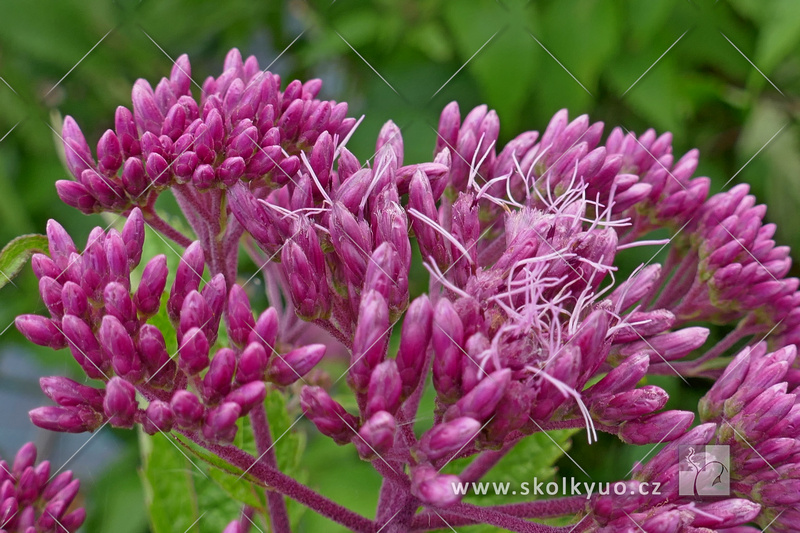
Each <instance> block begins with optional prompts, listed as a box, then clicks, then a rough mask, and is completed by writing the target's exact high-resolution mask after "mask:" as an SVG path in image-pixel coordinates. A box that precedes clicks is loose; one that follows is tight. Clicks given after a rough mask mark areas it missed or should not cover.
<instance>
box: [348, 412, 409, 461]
mask: <svg viewBox="0 0 800 533" xmlns="http://www.w3.org/2000/svg"><path fill="white" fill-rule="evenodd" d="M336 416H338V417H339V418H340V419H341V421H342V422H344V425H345V426H347V427H348V428H350V431H352V432H353V433H355V434H356V435H358V436H359V437H361V435H359V433H358V431H356V429H355V428H354V427H353V426H351V425H350V424H348V423H347V420H345V419H344V418H342V415H340V414H339V413H336ZM361 440H362V441H364V444H366V445H367V446H369V449H370V450H372V453H374V454H375V455H377V456H378V457H380V459H381V461H383V462H384V463H386V466H388V467H389V470H391V471H392V472H394V473H395V474H397V475H398V476H399V475H400V473H399V472H398V471H397V470H395V469H394V468H392V465H390V464H389V461H387V460H386V459H384V458H383V456H382V455H381V454H379V453H378V450H376V449H375V448H373V447H372V444H370V443H369V442H367V439H365V438H363V437H361Z"/></svg>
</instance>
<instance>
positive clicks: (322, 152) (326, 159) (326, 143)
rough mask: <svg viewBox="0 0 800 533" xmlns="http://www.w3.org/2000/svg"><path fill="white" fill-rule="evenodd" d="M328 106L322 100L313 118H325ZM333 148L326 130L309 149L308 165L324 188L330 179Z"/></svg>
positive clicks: (331, 140)
mask: <svg viewBox="0 0 800 533" xmlns="http://www.w3.org/2000/svg"><path fill="white" fill-rule="evenodd" d="M329 108H330V104H328V103H327V102H323V104H322V105H321V106H320V107H319V109H318V111H315V112H314V113H315V114H317V117H315V118H316V119H317V120H319V119H326V117H325V112H326V111H327V110H328V109H329ZM335 148H336V147H335V146H334V144H333V137H331V135H330V133H328V132H327V131H323V132H322V133H320V134H319V137H317V139H316V140H315V141H314V148H313V150H312V151H311V157H310V158H309V165H310V166H311V168H312V169H313V170H314V174H316V176H317V180H318V181H319V182H320V184H321V185H322V186H323V187H324V188H327V187H328V182H329V181H330V173H331V167H333V154H334V150H335Z"/></svg>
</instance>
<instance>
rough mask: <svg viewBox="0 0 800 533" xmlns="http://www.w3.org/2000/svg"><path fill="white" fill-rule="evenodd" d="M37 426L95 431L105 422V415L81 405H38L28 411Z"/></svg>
mask: <svg viewBox="0 0 800 533" xmlns="http://www.w3.org/2000/svg"><path fill="white" fill-rule="evenodd" d="M28 416H30V418H31V422H33V424H34V425H35V426H37V427H40V428H42V429H47V430H50V431H59V432H63V433H83V432H84V431H94V430H95V429H97V428H98V427H100V425H101V424H102V423H103V417H102V416H101V415H100V414H98V413H95V412H93V411H90V410H89V409H85V408H81V407H55V406H46V407H37V408H36V409H33V410H31V411H30V412H29V413H28Z"/></svg>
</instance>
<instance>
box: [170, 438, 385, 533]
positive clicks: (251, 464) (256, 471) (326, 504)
mask: <svg viewBox="0 0 800 533" xmlns="http://www.w3.org/2000/svg"><path fill="white" fill-rule="evenodd" d="M180 433H181V434H182V435H184V436H185V437H186V438H188V439H189V440H191V441H192V442H194V443H195V444H197V445H199V446H201V447H202V448H205V449H206V450H208V451H210V452H212V453H213V454H215V455H217V456H218V457H220V458H221V459H223V460H225V461H227V462H229V463H230V464H232V465H234V466H235V467H237V468H240V469H241V470H243V471H245V472H246V473H247V474H248V475H250V476H252V477H254V478H256V479H257V480H258V481H260V482H261V483H262V484H263V485H264V487H268V488H272V489H273V490H275V491H277V492H280V493H281V494H283V495H285V496H288V497H289V498H291V499H293V500H295V501H297V502H299V503H301V504H303V505H305V506H306V507H308V508H309V509H312V510H313V511H315V512H317V513H319V514H320V515H322V516H324V517H327V518H329V519H330V520H333V521H334V522H336V523H337V524H342V525H343V526H345V527H347V528H349V529H350V530H351V531H356V532H359V533H375V532H376V531H377V529H378V528H377V527H376V526H375V523H374V522H373V521H372V520H370V519H369V518H366V517H364V516H361V515H360V514H358V513H355V512H353V511H351V510H350V509H348V508H346V507H343V506H341V505H339V504H338V503H336V502H334V501H332V500H329V499H328V498H326V497H325V496H322V495H321V494H319V493H317V492H314V491H313V490H311V489H310V488H308V487H306V486H305V485H303V484H302V483H300V482H298V481H296V480H294V479H292V478H291V477H289V476H287V475H286V474H284V473H282V472H280V471H278V470H276V469H274V468H270V467H268V466H267V465H265V464H263V463H262V462H259V461H257V460H256V458H255V457H253V456H252V455H250V454H249V453H247V452H244V451H242V450H240V449H239V448H236V447H235V446H223V445H220V444H209V443H208V442H205V440H203V438H202V437H201V436H200V435H198V434H197V433H196V432H193V431H181V432H180Z"/></svg>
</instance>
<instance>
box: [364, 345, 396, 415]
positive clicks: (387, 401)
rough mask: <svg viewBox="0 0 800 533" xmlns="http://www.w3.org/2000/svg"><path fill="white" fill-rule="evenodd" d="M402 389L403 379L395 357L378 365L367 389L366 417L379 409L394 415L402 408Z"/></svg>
mask: <svg viewBox="0 0 800 533" xmlns="http://www.w3.org/2000/svg"><path fill="white" fill-rule="evenodd" d="M401 391H402V381H401V380H400V372H399V371H398V369H397V363H396V362H395V361H394V359H389V360H387V361H384V362H383V363H381V364H379V365H378V366H376V367H375V370H373V371H372V376H371V377H370V380H369V389H368V390H367V407H366V409H365V411H364V413H365V415H366V417H367V418H370V417H372V415H374V414H375V413H377V412H378V411H387V412H388V413H389V414H391V415H394V414H395V413H396V412H397V410H398V409H399V408H400V393H401Z"/></svg>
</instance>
